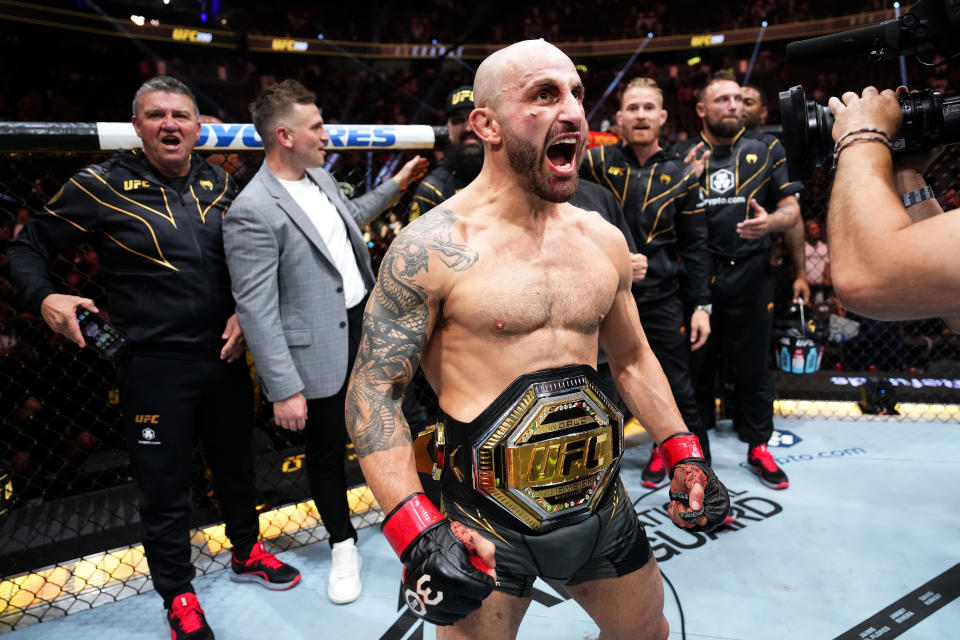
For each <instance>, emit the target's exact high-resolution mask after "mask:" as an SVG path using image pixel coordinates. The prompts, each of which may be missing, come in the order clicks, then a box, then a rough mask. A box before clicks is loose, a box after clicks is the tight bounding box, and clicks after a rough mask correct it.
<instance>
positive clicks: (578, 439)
mask: <svg viewBox="0 0 960 640" xmlns="http://www.w3.org/2000/svg"><path fill="white" fill-rule="evenodd" d="M622 453H623V416H622V415H621V414H620V412H619V410H618V409H617V408H616V405H614V404H613V403H612V402H611V401H610V400H609V399H608V398H607V397H606V396H605V395H604V393H603V392H602V391H601V390H600V388H599V387H598V386H597V385H595V384H594V383H593V382H592V381H591V380H590V379H588V378H587V377H586V376H584V375H574V376H570V377H567V378H563V379H560V380H556V381H550V382H540V383H533V384H531V385H530V386H529V387H528V388H527V389H526V391H525V392H523V394H522V395H521V397H520V399H519V400H518V401H517V402H516V404H515V405H514V406H513V408H512V409H510V410H508V411H507V412H506V413H505V414H503V415H502V418H501V420H499V422H498V423H497V424H495V425H494V426H493V427H492V428H491V429H490V430H488V431H487V432H486V433H485V434H483V435H482V436H481V437H480V438H479V439H478V440H477V441H476V444H475V445H474V447H473V462H474V465H473V469H474V478H473V483H474V489H476V490H477V491H479V492H480V493H481V494H482V495H484V496H485V497H487V498H488V499H490V500H492V501H493V502H495V503H496V504H498V505H499V506H500V507H502V508H504V509H506V510H507V511H509V512H510V513H511V514H513V515H514V516H515V517H517V518H518V519H519V520H520V521H522V522H523V523H524V524H525V525H527V526H528V527H530V528H531V529H533V530H535V531H545V530H548V529H552V528H554V527H556V526H560V525H561V524H563V523H564V522H566V521H570V522H572V521H576V520H579V519H582V518H583V517H586V516H587V515H589V514H590V513H592V512H593V510H594V508H595V507H596V505H597V502H598V501H599V500H600V498H601V497H602V496H603V493H604V489H605V488H606V487H607V486H608V484H609V483H610V481H611V479H613V478H614V477H616V471H617V469H618V467H619V463H620V457H621V455H622Z"/></svg>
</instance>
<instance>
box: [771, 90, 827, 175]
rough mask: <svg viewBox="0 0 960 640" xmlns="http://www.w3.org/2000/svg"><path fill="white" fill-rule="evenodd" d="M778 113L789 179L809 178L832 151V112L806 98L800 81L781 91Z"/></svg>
mask: <svg viewBox="0 0 960 640" xmlns="http://www.w3.org/2000/svg"><path fill="white" fill-rule="evenodd" d="M780 113H781V114H782V119H783V148H784V150H785V152H786V156H787V172H788V174H789V176H790V180H809V179H810V178H812V177H813V170H814V169H816V168H817V167H820V166H823V163H824V161H825V160H826V158H827V157H829V156H830V154H831V153H832V151H833V136H832V131H833V113H832V112H831V111H830V109H829V108H828V107H824V106H821V105H819V104H817V103H816V102H814V101H813V100H807V96H806V93H804V91H803V87H801V86H799V85H798V86H796V87H792V88H791V89H790V90H789V91H781V92H780Z"/></svg>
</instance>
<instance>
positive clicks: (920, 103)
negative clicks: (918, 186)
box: [780, 86, 960, 180]
mask: <svg viewBox="0 0 960 640" xmlns="http://www.w3.org/2000/svg"><path fill="white" fill-rule="evenodd" d="M897 101H898V102H899V103H900V111H901V112H902V113H903V125H902V126H901V129H900V136H901V137H900V138H898V139H897V140H894V141H893V151H894V153H895V154H901V153H903V154H909V153H916V152H918V151H926V150H928V149H932V148H934V147H936V146H937V145H941V144H949V143H952V142H960V96H949V97H944V96H943V95H942V94H941V93H940V92H939V91H933V90H932V89H924V90H922V91H916V92H914V93H908V94H904V95H902V96H900V97H899V98H897ZM780 115H781V118H782V120H783V147H784V150H785V151H786V155H787V171H788V173H789V174H790V179H791V180H808V179H810V178H811V177H812V176H813V171H814V169H816V168H817V167H820V166H823V164H824V162H826V161H827V159H828V158H830V157H831V156H832V155H833V112H831V111H830V108H829V107H826V106H823V105H820V104H817V103H816V102H814V101H813V100H807V96H806V94H805V93H804V91H803V87H800V86H796V87H793V88H791V89H790V90H789V91H781V92H780Z"/></svg>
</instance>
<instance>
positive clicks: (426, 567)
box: [382, 493, 494, 625]
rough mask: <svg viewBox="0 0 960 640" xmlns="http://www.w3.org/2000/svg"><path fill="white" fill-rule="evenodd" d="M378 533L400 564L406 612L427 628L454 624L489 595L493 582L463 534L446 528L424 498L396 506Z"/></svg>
mask: <svg viewBox="0 0 960 640" xmlns="http://www.w3.org/2000/svg"><path fill="white" fill-rule="evenodd" d="M382 529H383V535H384V536H386V538H387V541H388V542H389V543H390V546H392V547H393V550H394V551H396V553H397V555H398V556H400V560H401V561H402V562H403V586H404V592H403V593H404V599H405V600H406V602H407V606H408V607H410V610H411V611H413V612H414V613H415V614H417V615H418V616H420V617H421V618H423V619H425V620H427V621H428V622H432V623H433V624H437V625H448V624H453V623H454V622H456V621H457V620H459V619H461V618H463V617H464V616H466V615H467V614H469V613H470V612H472V611H474V610H476V609H479V608H480V605H481V604H483V599H484V598H486V597H487V596H488V595H490V592H491V591H493V587H494V581H493V578H491V577H490V576H489V575H487V574H486V573H485V572H486V571H487V566H486V565H485V564H484V562H483V561H482V560H481V559H480V558H479V557H478V556H477V555H476V554H475V553H474V552H473V549H472V545H470V542H469V538H468V534H467V533H466V530H467V528H466V527H465V526H464V525H462V524H460V523H459V522H450V520H448V519H447V518H445V517H444V516H443V514H441V513H440V512H439V511H437V508H436V507H434V506H433V503H432V502H430V500H429V499H428V498H427V497H426V496H425V495H424V494H422V493H414V494H413V495H411V496H409V497H408V498H406V499H405V500H404V501H403V502H401V503H400V504H398V505H397V506H396V507H395V508H394V509H393V511H391V512H390V514H389V515H388V516H387V517H386V518H384V520H383V525H382Z"/></svg>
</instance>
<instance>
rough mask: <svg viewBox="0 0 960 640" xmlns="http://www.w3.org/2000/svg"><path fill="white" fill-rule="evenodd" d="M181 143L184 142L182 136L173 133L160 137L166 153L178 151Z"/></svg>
mask: <svg viewBox="0 0 960 640" xmlns="http://www.w3.org/2000/svg"><path fill="white" fill-rule="evenodd" d="M181 142H183V140H182V139H181V138H180V136H178V135H175V134H172V133H166V134H163V135H162V136H160V144H161V145H163V148H164V150H165V151H178V150H179V149H180V143H181Z"/></svg>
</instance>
